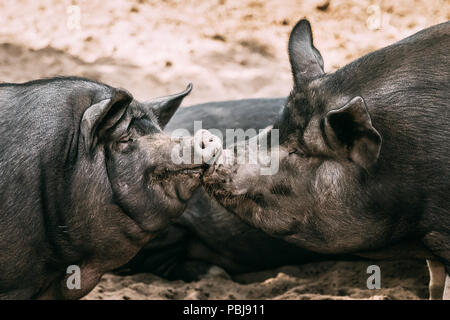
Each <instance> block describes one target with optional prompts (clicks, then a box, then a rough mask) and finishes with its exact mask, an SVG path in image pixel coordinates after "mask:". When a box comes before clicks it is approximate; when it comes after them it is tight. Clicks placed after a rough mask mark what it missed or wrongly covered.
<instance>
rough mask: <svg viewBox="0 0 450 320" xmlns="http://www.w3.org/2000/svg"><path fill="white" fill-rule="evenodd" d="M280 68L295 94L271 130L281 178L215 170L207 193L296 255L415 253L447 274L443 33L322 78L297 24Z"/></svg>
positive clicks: (449, 173) (446, 34)
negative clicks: (286, 64) (288, 71)
mask: <svg viewBox="0 0 450 320" xmlns="http://www.w3.org/2000/svg"><path fill="white" fill-rule="evenodd" d="M289 56H290V62H291V65H292V73H293V77H294V88H293V90H292V92H291V94H290V96H289V97H288V99H287V102H286V105H285V108H284V110H283V113H282V115H281V116H280V118H279V120H278V121H276V122H275V123H274V126H273V128H274V129H279V135H280V139H279V144H277V145H276V146H277V147H279V155H280V162H279V170H278V172H277V173H276V174H274V175H260V174H257V172H259V171H258V169H260V166H261V165H260V164H253V165H252V164H240V165H238V164H234V165H217V166H215V167H214V168H213V169H211V170H210V171H208V174H206V175H205V176H204V178H203V182H204V185H205V187H206V189H207V190H208V192H209V193H210V194H211V195H212V196H213V197H214V198H215V199H216V200H217V201H218V202H219V203H220V204H221V205H223V206H224V207H225V208H227V209H228V210H230V211H232V212H233V213H235V214H236V215H237V216H239V217H240V218H241V219H243V220H244V221H245V222H247V223H249V224H251V225H253V226H255V227H257V228H258V229H261V230H263V231H264V232H266V233H268V234H270V235H273V236H277V237H281V238H282V239H284V240H287V241H290V242H292V243H294V244H296V245H298V246H300V247H302V248H306V249H309V250H312V251H316V252H321V253H361V252H363V253H364V252H376V251H377V250H382V249H386V248H390V247H392V246H393V245H399V244H402V243H412V242H414V243H418V244H419V246H420V247H422V248H423V249H424V251H425V252H427V254H426V255H425V256H426V257H427V258H429V257H430V256H431V257H433V258H434V259H437V260H438V261H441V262H442V263H444V264H445V266H446V269H447V274H448V273H449V272H450V216H449V208H450V203H449V200H450V198H449V197H448V190H449V189H450V170H449V163H450V140H449V139H448V137H449V136H450V125H449V120H450V119H449V113H448V110H449V101H450V70H449V69H448V68H445V67H443V66H448V64H449V62H450V23H449V22H447V23H444V24H440V25H437V26H434V27H432V28H429V29H426V30H423V31H421V32H419V33H417V34H415V35H413V36H411V37H409V38H406V39H404V40H402V41H400V42H398V43H396V44H394V45H392V46H389V47H386V48H384V49H381V50H378V51H375V52H373V53H370V54H368V55H366V56H364V57H362V58H360V59H358V60H356V61H354V62H352V63H350V64H349V65H347V66H345V67H343V68H342V69H339V70H337V71H336V72H334V73H332V74H325V73H324V71H323V60H322V57H321V55H320V53H319V51H318V50H317V49H316V48H315V47H314V46H313V42H312V33H311V29H310V25H309V23H308V22H307V21H306V20H302V21H300V22H299V23H298V24H297V25H296V27H295V28H294V30H293V31H292V33H291V36H290V40H289ZM273 147H275V146H273ZM228 153H232V150H229V151H228ZM403 253H404V254H406V255H407V254H408V253H410V252H408V251H406V250H403ZM411 254H413V253H411Z"/></svg>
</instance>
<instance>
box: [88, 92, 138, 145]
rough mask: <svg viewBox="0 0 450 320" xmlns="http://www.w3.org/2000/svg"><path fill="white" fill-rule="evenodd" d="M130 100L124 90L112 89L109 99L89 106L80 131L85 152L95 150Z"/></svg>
mask: <svg viewBox="0 0 450 320" xmlns="http://www.w3.org/2000/svg"><path fill="white" fill-rule="evenodd" d="M132 100H133V97H132V96H131V94H130V93H129V92H128V91H126V90H125V89H113V92H112V93H111V96H110V97H109V98H106V99H103V100H101V101H99V102H97V103H95V104H93V105H91V106H90V107H89V108H88V109H87V110H86V111H85V112H84V114H83V118H82V120H81V124H80V130H81V135H82V136H83V139H84V146H85V150H86V152H88V153H91V152H92V151H93V150H94V149H95V147H96V146H97V144H98V141H99V140H100V139H101V137H102V135H104V134H105V133H106V131H107V130H108V129H110V128H112V127H113V126H114V125H115V124H117V122H118V121H119V120H120V119H121V118H122V116H123V115H124V113H125V111H126V110H127V108H128V105H129V104H130V102H131V101H132Z"/></svg>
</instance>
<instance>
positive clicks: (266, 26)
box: [0, 0, 450, 299]
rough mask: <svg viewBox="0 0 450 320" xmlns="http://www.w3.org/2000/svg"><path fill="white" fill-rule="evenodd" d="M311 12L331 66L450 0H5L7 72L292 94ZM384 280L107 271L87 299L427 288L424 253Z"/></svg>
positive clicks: (139, 90)
mask: <svg viewBox="0 0 450 320" xmlns="http://www.w3.org/2000/svg"><path fill="white" fill-rule="evenodd" d="M302 17H307V18H308V19H310V21H311V23H312V26H313V31H314V37H315V45H316V47H317V48H318V49H319V50H320V51H321V53H322V55H323V57H324V61H325V69H326V71H333V70H335V69H337V68H339V67H341V66H343V65H345V64H346V63H348V62H349V61H351V60H353V59H355V58H357V57H359V56H361V55H363V54H365V53H367V52H370V51H372V50H375V49H377V48H380V47H383V46H385V45H388V44H391V43H393V42H395V41H396V40H399V39H401V38H404V37H406V36H408V35H411V34H413V33H415V32H416V31H418V30H420V29H423V28H426V27H428V26H431V25H433V24H437V23H440V22H444V21H446V20H450V1H448V0H420V1H419V0H399V1H395V2H394V1H388V0H380V1H375V0H362V1H349V0H330V1H326V0H319V1H314V0H305V1H300V0H278V1H277V0H267V1H256V0H191V1H186V0H183V1H182V0H166V1H158V0H147V1H146V0H139V1H122V0H113V1H100V0H93V1H87V0H86V1H69V0H65V1H56V0H39V1H31V0H3V1H1V2H0V25H1V26H2V27H1V28H0V65H1V68H0V81H4V82H22V81H27V80H31V79H36V78H40V77H48V76H54V75H78V76H85V77H89V78H92V79H96V80H100V81H104V82H106V83H109V84H111V85H114V86H121V87H124V88H126V89H128V90H129V91H131V92H132V93H133V94H134V96H135V97H136V98H138V99H142V100H145V99H149V98H151V97H155V96H159V95H164V94H168V93H173V92H176V91H179V90H182V89H184V87H185V85H186V84H187V83H189V82H193V83H194V86H195V88H194V91H193V92H192V93H191V95H190V96H189V97H188V98H186V100H185V101H186V102H185V105H189V104H194V103H200V102H207V101H211V100H225V99H237V98H249V97H273V96H285V95H287V94H288V93H289V91H290V89H291V74H290V69H289V64H288V58H287V53H286V47H287V39H288V34H289V31H290V30H291V29H292V27H293V25H294V24H295V22H296V21H297V20H298V19H299V18H302ZM381 266H382V273H383V276H384V277H383V282H382V287H383V289H381V290H375V291H373V290H372V291H369V290H367V289H365V288H366V286H365V281H366V279H367V274H366V273H365V272H366V268H367V262H365V263H359V262H337V263H319V264H310V265H305V266H300V267H284V268H281V269H279V270H271V271H267V272H262V273H255V274H247V275H240V276H238V277H236V278H235V279H234V280H231V279H227V278H226V277H225V278H224V277H223V276H209V277H207V278H205V279H202V280H201V281H198V282H195V283H183V282H179V281H175V282H168V281H165V280H163V279H159V278H157V277H155V276H153V275H135V276H128V277H119V276H115V275H106V276H105V277H104V278H103V280H102V282H101V283H100V284H99V286H98V287H97V288H96V289H95V290H94V291H93V292H92V293H91V294H90V295H89V296H88V297H87V298H88V299H146V298H150V299H185V298H192V299H198V298H205V299H206V298H208V299H215V298H225V299H228V298H230V299H233V298H242V299H246V298H255V299H259V298H261V299H266V298H275V299H284V298H286V299H312V298H314V299H326V298H333V299H334V298H337V299H349V298H370V297H372V298H373V297H375V298H392V299H399V298H404V299H406V298H425V297H426V296H427V294H426V281H427V277H428V276H427V273H426V270H425V264H424V263H422V262H420V263H419V262H411V261H403V262H386V263H383V264H381Z"/></svg>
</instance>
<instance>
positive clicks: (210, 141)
mask: <svg viewBox="0 0 450 320" xmlns="http://www.w3.org/2000/svg"><path fill="white" fill-rule="evenodd" d="M193 144H194V158H196V159H201V161H202V163H205V164H212V163H213V162H214V161H215V160H216V159H217V158H218V157H219V156H220V154H221V153H222V141H221V140H220V138H219V137H217V136H215V135H213V134H212V133H211V132H209V131H208V130H205V129H202V130H198V131H197V132H196V133H195V135H194V139H193Z"/></svg>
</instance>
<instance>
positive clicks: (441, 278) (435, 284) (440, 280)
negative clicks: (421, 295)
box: [427, 260, 448, 300]
mask: <svg viewBox="0 0 450 320" xmlns="http://www.w3.org/2000/svg"><path fill="white" fill-rule="evenodd" d="M427 265H428V271H429V272H430V284H429V287H428V290H429V293H430V300H441V299H442V294H443V292H444V284H445V282H446V280H445V267H444V265H443V264H442V263H441V262H439V261H437V260H427ZM447 278H448V277H447Z"/></svg>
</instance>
